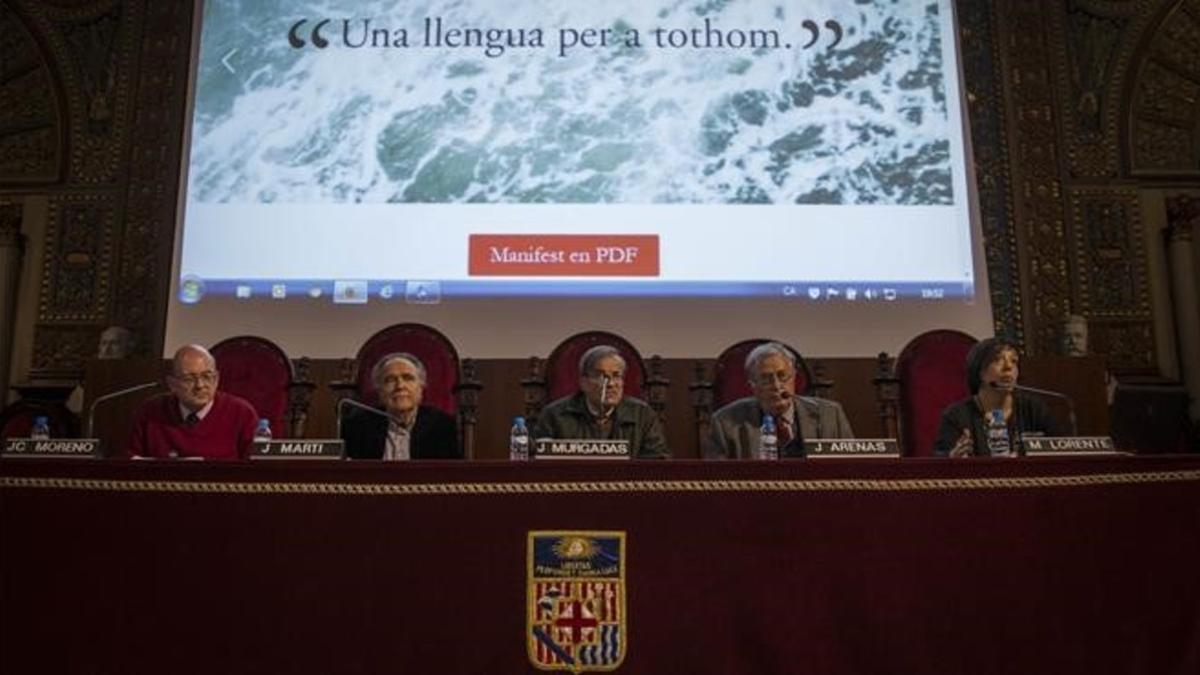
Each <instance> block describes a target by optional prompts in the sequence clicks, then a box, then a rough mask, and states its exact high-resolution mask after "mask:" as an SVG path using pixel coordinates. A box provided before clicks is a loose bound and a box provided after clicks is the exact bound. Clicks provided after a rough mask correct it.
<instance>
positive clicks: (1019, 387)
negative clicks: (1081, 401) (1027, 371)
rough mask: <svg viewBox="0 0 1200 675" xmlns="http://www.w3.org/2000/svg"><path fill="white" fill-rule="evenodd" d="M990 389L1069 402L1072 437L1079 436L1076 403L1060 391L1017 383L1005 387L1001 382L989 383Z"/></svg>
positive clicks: (1068, 410)
mask: <svg viewBox="0 0 1200 675" xmlns="http://www.w3.org/2000/svg"><path fill="white" fill-rule="evenodd" d="M988 387H989V388H991V389H996V390H999V391H1019V392H1023V393H1026V394H1034V395H1035V396H1049V397H1050V398H1057V399H1061V400H1063V401H1066V402H1067V414H1068V415H1069V416H1070V419H1071V435H1072V436H1078V435H1079V422H1078V420H1077V419H1076V417H1075V402H1074V401H1072V400H1071V397H1070V396H1067V395H1066V394H1064V393H1062V392H1058V391H1051V390H1049V389H1039V388H1037V387H1027V386H1025V385H1023V384H1016V383H1013V384H1010V385H1004V384H1000V383H999V382H988Z"/></svg>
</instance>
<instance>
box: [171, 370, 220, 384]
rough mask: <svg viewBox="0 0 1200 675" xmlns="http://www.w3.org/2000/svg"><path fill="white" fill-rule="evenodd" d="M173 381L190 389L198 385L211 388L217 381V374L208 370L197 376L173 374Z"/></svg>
mask: <svg viewBox="0 0 1200 675" xmlns="http://www.w3.org/2000/svg"><path fill="white" fill-rule="evenodd" d="M171 379H173V380H175V381H176V382H179V383H180V384H184V385H187V386H189V387H194V386H196V385H198V384H202V385H204V386H206V387H211V386H212V385H213V384H215V383H216V381H217V372H216V371H215V370H206V371H204V372H203V373H199V374H196V375H177V374H175V373H171Z"/></svg>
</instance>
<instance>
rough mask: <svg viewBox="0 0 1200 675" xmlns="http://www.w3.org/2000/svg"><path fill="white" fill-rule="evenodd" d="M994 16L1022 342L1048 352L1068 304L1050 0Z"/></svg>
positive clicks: (1012, 6) (1012, 2)
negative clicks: (1001, 52) (1000, 53)
mask: <svg viewBox="0 0 1200 675" xmlns="http://www.w3.org/2000/svg"><path fill="white" fill-rule="evenodd" d="M998 4H999V5H1002V6H1003V11H1001V12H999V15H1000V16H1001V17H1002V19H1001V20H999V21H998V22H997V32H996V34H997V36H998V39H1000V40H1002V41H1003V42H1002V44H1003V45H1004V49H1005V52H1006V54H1005V62H1004V64H1005V76H1006V88H1007V90H1008V92H1009V101H1008V114H1009V116H1010V119H1009V122H1010V128H1011V129H1012V135H1011V137H1010V156H1011V164H1010V167H1011V172H1012V173H1011V175H1012V180H1013V210H1014V213H1015V214H1016V217H1017V222H1018V223H1019V226H1018V227H1017V229H1016V233H1017V242H1018V246H1019V249H1020V251H1021V270H1022V280H1021V288H1022V297H1023V300H1024V302H1023V316H1022V321H1023V324H1024V327H1025V349H1026V351H1027V352H1029V353H1033V354H1037V353H1052V352H1053V351H1054V349H1055V347H1056V343H1057V339H1056V331H1057V324H1058V320H1059V319H1060V318H1061V316H1062V315H1063V313H1064V312H1065V311H1066V310H1067V309H1068V308H1069V306H1070V279H1069V278H1068V265H1067V237H1066V231H1065V228H1064V213H1063V194H1062V180H1061V166H1062V163H1061V153H1060V148H1059V142H1060V136H1059V132H1058V119H1057V117H1056V110H1057V101H1056V100H1055V95H1054V77H1053V72H1052V68H1053V66H1052V64H1053V49H1052V48H1051V46H1050V41H1051V40H1052V39H1053V36H1052V35H1050V34H1049V32H1048V24H1047V21H1046V16H1045V15H1046V12H1048V11H1050V12H1052V11H1055V9H1056V8H1055V7H1054V5H1052V4H1048V3H1040V2H1022V1H1021V0H1009V1H1007V2H1001V3H998Z"/></svg>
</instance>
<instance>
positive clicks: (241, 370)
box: [209, 335, 314, 438]
mask: <svg viewBox="0 0 1200 675" xmlns="http://www.w3.org/2000/svg"><path fill="white" fill-rule="evenodd" d="M209 351H210V352H211V353H212V355H213V358H214V359H216V361H217V370H218V371H219V372H220V373H221V389H222V390H223V391H227V392H229V393H231V394H237V395H238V396H241V397H242V398H244V399H246V400H247V401H249V402H250V404H251V405H253V406H254V409H255V410H257V411H258V416H259V417H265V418H266V419H268V420H269V421H270V423H271V431H272V432H273V433H274V435H275V436H277V437H281V438H303V437H304V424H305V422H306V421H307V419H308V408H309V404H310V403H311V402H312V391H313V387H314V385H313V383H312V382H309V381H308V376H307V375H308V373H307V371H308V360H307V359H301V360H300V361H299V363H298V366H297V364H293V363H292V361H291V359H289V358H288V356H287V354H285V353H284V351H283V349H281V348H280V347H279V345H277V344H275V343H274V342H271V341H270V340H268V339H266V338H262V337H257V336H253V335H239V336H237V337H231V338H228V339H225V340H222V341H220V342H218V343H217V344H215V345H213V347H212V349H211V350H209Z"/></svg>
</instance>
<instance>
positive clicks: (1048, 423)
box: [933, 395, 1065, 457]
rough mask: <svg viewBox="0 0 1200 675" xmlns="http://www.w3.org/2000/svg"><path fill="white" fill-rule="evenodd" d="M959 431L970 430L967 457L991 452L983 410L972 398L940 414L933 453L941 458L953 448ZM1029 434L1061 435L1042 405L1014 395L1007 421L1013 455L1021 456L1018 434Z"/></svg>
mask: <svg viewBox="0 0 1200 675" xmlns="http://www.w3.org/2000/svg"><path fill="white" fill-rule="evenodd" d="M963 429H970V430H971V441H972V444H973V446H974V447H973V448H972V450H971V454H973V455H976V456H980V457H982V456H987V455H990V454H991V453H990V452H989V451H988V445H987V425H986V424H985V418H984V416H983V411H982V410H980V409H979V404H978V403H976V402H975V397H974V396H972V397H971V398H964V399H963V400H961V401H959V402H958V403H955V404H953V405H951V406H949V407H948V408H946V409H945V410H943V411H942V419H941V422H940V424H939V425H938V435H937V439H936V440H935V441H934V442H933V454H935V455H937V456H939V457H945V456H947V455H949V454H950V451H951V450H952V449H954V444H955V443H957V442H958V437H959V436H960V435H962V432H963ZM1029 432H1035V433H1042V434H1045V435H1047V436H1063V435H1065V432H1064V431H1063V429H1062V427H1061V426H1060V425H1059V424H1058V421H1057V420H1055V419H1054V417H1053V416H1052V415H1051V414H1050V411H1049V410H1048V409H1047V408H1046V404H1044V403H1042V402H1041V401H1039V400H1037V399H1035V398H1029V397H1027V396H1019V395H1018V396H1016V397H1014V398H1013V415H1012V416H1011V417H1010V418H1009V420H1008V445H1009V447H1010V448H1011V449H1012V450H1013V451H1014V452H1015V453H1017V454H1021V455H1024V454H1025V449H1024V448H1023V447H1022V446H1021V442H1020V440H1021V435H1022V434H1025V433H1029Z"/></svg>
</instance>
